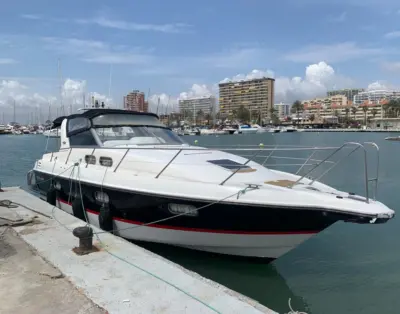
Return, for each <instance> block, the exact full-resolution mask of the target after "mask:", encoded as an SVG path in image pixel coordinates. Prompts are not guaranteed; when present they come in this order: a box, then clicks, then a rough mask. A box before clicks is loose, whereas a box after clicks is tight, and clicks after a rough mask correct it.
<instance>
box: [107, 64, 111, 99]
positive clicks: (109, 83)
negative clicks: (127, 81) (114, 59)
mask: <svg viewBox="0 0 400 314" xmlns="http://www.w3.org/2000/svg"><path fill="white" fill-rule="evenodd" d="M111 82H112V63H111V64H110V79H109V81H108V99H111Z"/></svg>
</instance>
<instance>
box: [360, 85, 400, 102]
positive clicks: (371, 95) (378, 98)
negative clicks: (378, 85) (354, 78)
mask: <svg viewBox="0 0 400 314" xmlns="http://www.w3.org/2000/svg"><path fill="white" fill-rule="evenodd" d="M398 98H400V91H393V90H387V89H380V90H372V91H366V92H362V93H359V94H357V95H355V96H354V101H353V102H354V105H356V106H359V105H361V104H363V103H365V102H368V103H377V104H379V103H380V102H382V100H384V99H385V100H389V101H390V100H392V99H398Z"/></svg>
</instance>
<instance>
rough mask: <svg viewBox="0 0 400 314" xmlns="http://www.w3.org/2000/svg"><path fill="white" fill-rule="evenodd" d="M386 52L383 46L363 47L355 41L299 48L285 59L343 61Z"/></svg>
mask: <svg viewBox="0 0 400 314" xmlns="http://www.w3.org/2000/svg"><path fill="white" fill-rule="evenodd" d="M384 52H387V51H384V50H383V49H381V48H363V47H359V46H358V45H357V44H356V43H354V42H343V43H338V44H332V45H311V46H308V47H305V48H301V49H297V50H296V51H293V52H290V53H288V54H287V55H285V56H284V59H285V60H289V61H293V62H315V60H324V61H325V62H342V61H348V60H351V59H360V58H362V57H365V56H374V55H379V54H382V53H384Z"/></svg>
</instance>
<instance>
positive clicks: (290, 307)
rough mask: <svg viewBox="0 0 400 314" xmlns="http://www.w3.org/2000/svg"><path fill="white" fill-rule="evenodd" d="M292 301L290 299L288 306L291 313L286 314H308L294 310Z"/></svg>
mask: <svg viewBox="0 0 400 314" xmlns="http://www.w3.org/2000/svg"><path fill="white" fill-rule="evenodd" d="M291 301H292V299H291V298H289V301H288V305H289V309H290V312H288V313H286V314H307V313H306V312H298V311H295V310H293V308H292V305H291Z"/></svg>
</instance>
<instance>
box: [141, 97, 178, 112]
mask: <svg viewBox="0 0 400 314" xmlns="http://www.w3.org/2000/svg"><path fill="white" fill-rule="evenodd" d="M148 102H149V111H150V112H154V113H158V114H165V113H171V112H179V106H178V97H176V96H175V97H174V96H171V95H167V94H165V93H162V94H154V95H151V96H150V97H149V99H148Z"/></svg>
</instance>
